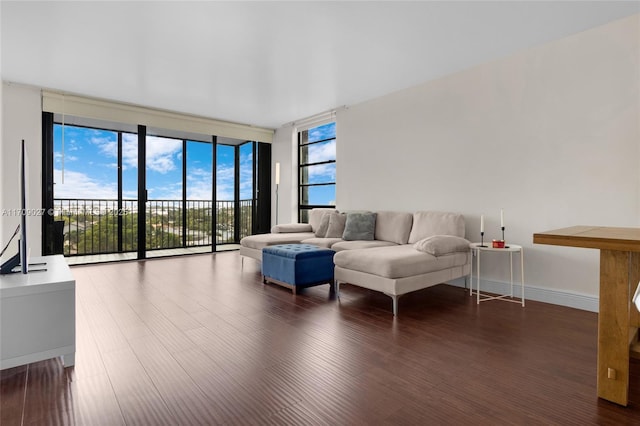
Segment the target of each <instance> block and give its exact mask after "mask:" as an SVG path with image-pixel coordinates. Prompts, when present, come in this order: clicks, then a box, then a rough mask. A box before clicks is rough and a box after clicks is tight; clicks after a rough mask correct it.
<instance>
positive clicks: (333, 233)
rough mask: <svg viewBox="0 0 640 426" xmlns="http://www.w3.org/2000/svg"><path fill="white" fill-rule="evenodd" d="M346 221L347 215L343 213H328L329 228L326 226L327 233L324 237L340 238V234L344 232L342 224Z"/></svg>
mask: <svg viewBox="0 0 640 426" xmlns="http://www.w3.org/2000/svg"><path fill="white" fill-rule="evenodd" d="M346 222H347V215H346V214H343V213H337V212H335V213H331V214H330V215H329V228H327V233H326V234H325V238H340V239H342V234H343V233H344V225H345V223H346Z"/></svg>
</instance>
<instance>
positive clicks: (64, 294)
mask: <svg viewBox="0 0 640 426" xmlns="http://www.w3.org/2000/svg"><path fill="white" fill-rule="evenodd" d="M30 260H31V261H32V262H34V263H39V264H46V266H45V268H46V270H45V271H40V272H35V271H34V273H28V274H22V273H17V274H9V275H0V369H1V370H4V369H6V368H12V367H17V366H19V365H24V364H29V363H32V362H37V361H42V360H45V359H49V358H54V357H59V356H61V357H62V362H63V364H64V366H65V367H69V366H72V365H74V364H75V352H76V324H75V321H76V297H75V291H76V282H75V279H74V278H73V275H72V274H71V270H70V269H69V266H68V265H67V262H66V261H65V259H64V257H63V256H61V255H56V256H44V257H34V258H31V259H30Z"/></svg>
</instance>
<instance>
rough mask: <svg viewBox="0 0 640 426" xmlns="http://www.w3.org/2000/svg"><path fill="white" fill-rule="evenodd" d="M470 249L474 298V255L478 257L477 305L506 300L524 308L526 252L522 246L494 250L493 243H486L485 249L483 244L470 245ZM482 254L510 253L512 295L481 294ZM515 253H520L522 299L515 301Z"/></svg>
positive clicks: (512, 245) (509, 245)
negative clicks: (520, 304) (519, 304)
mask: <svg viewBox="0 0 640 426" xmlns="http://www.w3.org/2000/svg"><path fill="white" fill-rule="evenodd" d="M469 248H470V249H471V255H472V261H471V262H472V263H471V266H472V268H471V286H470V288H469V295H470V296H472V295H473V255H474V254H475V255H476V280H477V284H476V296H477V298H478V299H477V303H478V304H480V302H485V301H487V300H494V299H497V300H504V301H505V302H514V303H522V306H523V307H524V250H523V249H522V246H518V245H515V244H508V245H507V246H506V247H505V248H493V247H491V242H489V243H488V244H487V243H485V247H482V246H481V243H471V244H470V245H469ZM482 252H493V253H509V272H510V276H511V293H510V294H503V295H500V296H491V295H488V294H482V293H481V292H480V258H481V256H480V254H481V253H482ZM514 253H520V295H521V297H520V299H517V298H516V299H514V297H513V254H514Z"/></svg>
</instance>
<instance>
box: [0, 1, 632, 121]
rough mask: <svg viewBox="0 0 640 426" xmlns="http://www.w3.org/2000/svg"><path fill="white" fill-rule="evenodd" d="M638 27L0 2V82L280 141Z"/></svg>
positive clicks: (301, 8) (606, 5)
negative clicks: (390, 100)
mask: <svg viewBox="0 0 640 426" xmlns="http://www.w3.org/2000/svg"><path fill="white" fill-rule="evenodd" d="M635 13H640V2H637V1H627V2H612V1H606V2H592V1H588V2H574V1H562V2H561V1H557V2H479V1H474V2H444V1H443V2H433V1H432V2H416V1H413V2H364V1H357V2H241V1H235V2H205V1H199V2H167V1H162V2H158V1H143V2H55V1H48V2H10V1H2V3H1V10H0V14H1V25H2V27H1V33H0V36H1V48H2V57H1V62H0V65H1V66H0V71H1V76H2V80H4V81H10V82H17V83H25V84H30V85H36V86H39V87H45V88H50V89H57V90H62V91H66V92H70V93H76V94H82V95H88V96H94V97H99V98H105V99H111V100H117V101H123V102H128V103H134V104H138V105H144V106H151V107H156V108H162V109H167V110H172V111H179V112H186V113H191V114H197V115H202V116H206V117H211V118H217V119H222V120H229V121H234V122H240V123H246V124H251V125H256V126H264V127H272V128H276V127H280V126H281V125H283V124H286V123H288V122H291V121H294V120H297V119H301V118H304V117H308V116H310V115H313V114H316V113H320V112H323V111H326V110H329V109H332V108H336V107H339V106H342V105H353V104H355V103H359V102H362V101H365V100H368V99H372V98H375V97H378V96H381V95H384V94H386V93H390V92H393V91H397V90H400V89H403V88H406V87H410V86H413V85H416V84H419V83H423V82H425V81H428V80H431V79H435V78H438V77H441V76H444V75H447V74H450V73H453V72H456V71H460V70H462V69H465V68H469V67H471V66H473V65H476V64H479V63H482V62H487V61H489V60H492V59H496V58H499V57H503V56H506V55H508V54H509V53H512V52H515V51H517V50H519V49H523V48H526V47H529V46H534V45H537V44H541V43H544V42H547V41H550V40H554V39H558V38H561V37H564V36H567V35H569V34H573V33H576V32H579V31H583V30H585V29H588V28H592V27H595V26H598V25H601V24H604V23H606V22H609V21H612V20H615V19H619V18H622V17H625V16H629V15H632V14H635Z"/></svg>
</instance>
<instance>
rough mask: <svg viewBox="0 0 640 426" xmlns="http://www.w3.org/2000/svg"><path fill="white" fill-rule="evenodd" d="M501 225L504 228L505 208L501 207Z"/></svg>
mask: <svg viewBox="0 0 640 426" xmlns="http://www.w3.org/2000/svg"><path fill="white" fill-rule="evenodd" d="M500 226H501V227H502V228H504V209H500Z"/></svg>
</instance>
